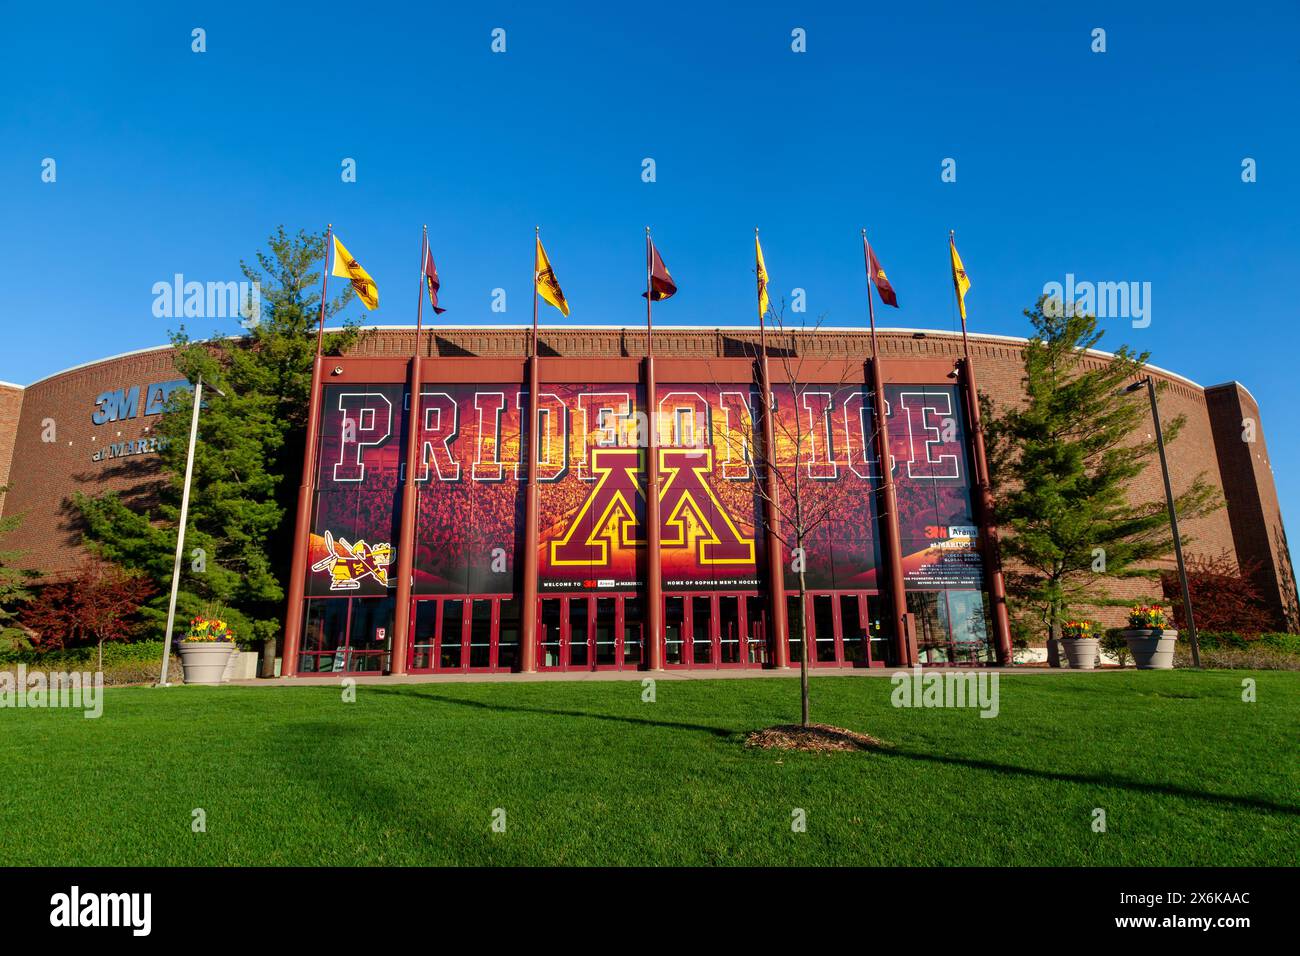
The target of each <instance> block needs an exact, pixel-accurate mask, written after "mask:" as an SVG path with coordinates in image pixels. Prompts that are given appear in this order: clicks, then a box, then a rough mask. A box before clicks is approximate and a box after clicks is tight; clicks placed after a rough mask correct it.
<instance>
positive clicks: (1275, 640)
mask: <svg viewBox="0 0 1300 956" xmlns="http://www.w3.org/2000/svg"><path fill="white" fill-rule="evenodd" d="M1196 640H1197V643H1199V644H1200V645H1201V647H1202V648H1207V649H1210V650H1218V649H1223V650H1238V651H1245V650H1250V649H1251V648H1255V647H1267V648H1270V649H1272V650H1275V651H1280V652H1282V653H1283V654H1295V655H1298V656H1300V634H1283V633H1279V632H1274V633H1271V634H1260V635H1258V636H1256V637H1248V636H1246V635H1245V634H1238V633H1237V632H1236V631H1197V632H1196ZM1178 643H1179V645H1186V644H1187V632H1186V631H1179V632H1178Z"/></svg>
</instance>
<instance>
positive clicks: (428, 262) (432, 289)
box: [424, 249, 447, 315]
mask: <svg viewBox="0 0 1300 956" xmlns="http://www.w3.org/2000/svg"><path fill="white" fill-rule="evenodd" d="M424 283H425V285H427V286H428V287H429V305H430V306H431V307H432V308H433V311H434V312H435V313H436V314H438V315H442V313H444V312H446V311H447V310H446V309H440V308H438V287H439V283H438V267H437V266H435V265H434V264H433V250H432V249H425V250H424Z"/></svg>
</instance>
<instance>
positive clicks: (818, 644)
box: [786, 591, 897, 667]
mask: <svg viewBox="0 0 1300 956" xmlns="http://www.w3.org/2000/svg"><path fill="white" fill-rule="evenodd" d="M786 609H787V620H788V621H789V622H790V662H791V663H792V664H797V663H798V662H799V660H800V655H801V654H802V653H803V640H802V636H803V635H804V634H807V635H809V636H810V637H811V638H812V642H813V656H812V657H811V658H809V661H808V663H809V664H811V665H813V666H814V667H885V666H888V665H891V664H893V663H894V662H895V658H896V657H897V654H896V650H895V647H894V641H893V635H892V634H886V633H884V630H883V628H882V625H881V622H882V621H883V620H884V619H885V615H884V613H883V610H884V608H883V601H882V598H881V597H880V595H879V594H878V593H877V592H875V591H810V592H808V618H807V620H805V621H804V622H803V625H804V626H803V628H802V629H799V628H798V624H799V614H800V600H799V595H798V594H790V593H789V592H788V591H787V592H786Z"/></svg>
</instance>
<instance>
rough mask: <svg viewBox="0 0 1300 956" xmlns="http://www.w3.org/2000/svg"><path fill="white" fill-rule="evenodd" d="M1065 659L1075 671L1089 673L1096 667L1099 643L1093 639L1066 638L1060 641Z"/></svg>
mask: <svg viewBox="0 0 1300 956" xmlns="http://www.w3.org/2000/svg"><path fill="white" fill-rule="evenodd" d="M1061 643H1062V644H1063V645H1064V646H1065V657H1066V660H1068V661H1069V662H1070V666H1071V667H1072V668H1074V669H1075V670H1077V671H1090V670H1093V669H1094V668H1095V667H1096V666H1097V648H1098V647H1099V646H1100V645H1101V641H1100V640H1098V639H1097V638H1095V637H1068V638H1065V639H1064V640H1062V641H1061Z"/></svg>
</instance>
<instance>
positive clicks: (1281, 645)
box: [1259, 631, 1300, 655]
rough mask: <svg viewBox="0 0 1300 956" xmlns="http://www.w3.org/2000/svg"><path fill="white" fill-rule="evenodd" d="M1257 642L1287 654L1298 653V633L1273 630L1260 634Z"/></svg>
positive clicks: (1299, 647)
mask: <svg viewBox="0 0 1300 956" xmlns="http://www.w3.org/2000/svg"><path fill="white" fill-rule="evenodd" d="M1259 643H1261V644H1263V645H1264V646H1265V647H1272V648H1275V649H1276V650H1279V651H1282V652H1284V653H1287V654H1296V655H1300V634H1284V633H1281V632H1277V631H1274V632H1273V633H1270V634H1261V635H1260V636H1259Z"/></svg>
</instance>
